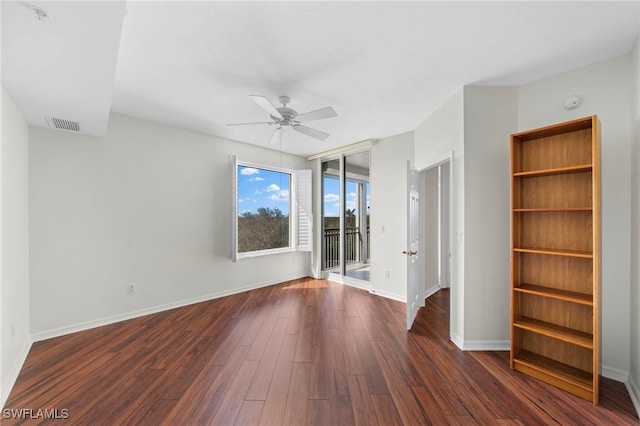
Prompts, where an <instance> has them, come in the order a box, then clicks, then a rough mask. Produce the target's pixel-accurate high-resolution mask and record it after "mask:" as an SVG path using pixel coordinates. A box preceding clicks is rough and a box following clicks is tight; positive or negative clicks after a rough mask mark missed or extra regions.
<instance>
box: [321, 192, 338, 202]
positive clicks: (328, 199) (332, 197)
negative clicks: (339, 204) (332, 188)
mask: <svg viewBox="0 0 640 426" xmlns="http://www.w3.org/2000/svg"><path fill="white" fill-rule="evenodd" d="M338 200H340V196H339V195H338V194H326V195H325V196H324V201H325V202H332V201H338Z"/></svg>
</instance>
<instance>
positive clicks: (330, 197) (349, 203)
mask: <svg viewBox="0 0 640 426" xmlns="http://www.w3.org/2000/svg"><path fill="white" fill-rule="evenodd" d="M323 185H324V194H323V197H324V212H323V214H324V216H325V217H337V216H338V212H339V210H340V183H339V181H338V179H337V178H328V177H326V176H325V178H324V182H323ZM346 194H347V195H346V197H347V198H346V203H345V204H346V205H345V208H347V209H355V208H356V184H355V182H351V181H347V188H346ZM368 205H369V185H367V206H368Z"/></svg>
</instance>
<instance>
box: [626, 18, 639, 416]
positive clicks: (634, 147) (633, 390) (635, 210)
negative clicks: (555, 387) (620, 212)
mask: <svg viewBox="0 0 640 426" xmlns="http://www.w3.org/2000/svg"><path fill="white" fill-rule="evenodd" d="M639 13H640V10H639ZM638 19H639V20H640V16H639V17H638ZM631 58H632V76H633V77H632V78H633V85H634V90H633V95H632V110H633V115H632V119H633V123H632V127H633V128H632V135H633V136H632V139H633V140H632V143H631V217H632V218H633V217H636V218H637V217H638V215H640V170H639V168H638V166H639V165H640V36H639V37H638V38H637V39H636V43H635V46H634V48H633V50H632V53H631ZM638 256H640V224H638V221H637V220H633V221H632V222H631V258H632V259H637V258H638ZM630 293H631V294H630V296H631V297H630V298H629V299H630V311H631V318H630V323H631V342H630V351H631V353H630V359H631V365H630V372H629V378H628V380H627V383H626V385H627V390H628V391H629V395H630V396H631V400H632V401H633V405H634V406H635V408H636V411H637V413H638V416H640V264H638V262H632V263H631V285H630Z"/></svg>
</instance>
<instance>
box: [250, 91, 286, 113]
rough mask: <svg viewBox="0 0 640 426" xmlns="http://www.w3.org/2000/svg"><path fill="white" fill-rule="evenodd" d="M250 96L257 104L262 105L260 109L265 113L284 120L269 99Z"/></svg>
mask: <svg viewBox="0 0 640 426" xmlns="http://www.w3.org/2000/svg"><path fill="white" fill-rule="evenodd" d="M249 96H250V97H251V99H253V100H254V101H255V103H257V104H258V105H260V107H261V108H262V109H264V110H265V111H267V112H268V113H269V114H270V115H272V116H274V117H277V118H282V114H280V112H279V111H278V110H277V109H276V107H275V106H274V105H273V104H272V103H271V101H270V100H269V99H267V98H265V97H264V96H259V95H249Z"/></svg>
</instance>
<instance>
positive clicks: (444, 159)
mask: <svg viewBox="0 0 640 426" xmlns="http://www.w3.org/2000/svg"><path fill="white" fill-rule="evenodd" d="M453 158H454V151H453V150H451V151H449V152H447V153H445V154H444V155H442V156H441V157H436V160H434V161H432V162H431V163H430V164H428V165H427V166H425V167H423V168H421V169H418V170H417V172H418V174H419V175H420V185H419V187H418V188H419V192H420V198H421V199H425V198H424V197H425V196H426V194H424V192H425V188H424V187H425V185H424V181H425V177H424V173H425V172H427V171H429V170H431V169H433V168H435V167H440V166H442V165H444V164H446V163H448V164H449V173H448V183H449V185H448V189H449V197H448V201H449V212H448V213H449V214H448V218H447V219H448V220H447V224H448V234H449V235H448V238H447V241H448V247H447V248H448V250H449V262H448V268H449V270H448V272H449V273H448V277H449V286H448V288H450V289H451V290H450V291H452V292H453V291H455V289H457V285H456V280H455V278H454V275H453V274H452V268H451V265H452V264H453V261H454V258H453V256H454V254H453V247H454V242H455V241H454V238H455V233H454V232H452V226H453V214H454V209H453V200H454V161H453ZM438 198H439V200H440V199H441V195H440V194H438ZM422 210H424V209H422ZM422 222H423V221H421V224H420V225H421V226H420V227H419V229H420V233H421V236H422V235H424V233H425V230H424V223H422ZM442 225H443V221H442V220H439V221H438V227H439V228H441V227H442ZM421 240H422V241H423V242H422V243H421V244H423V243H424V238H421ZM443 246H444V244H442V241H441V244H440V250H442V248H443ZM420 249H421V251H422V252H423V253H424V247H420ZM419 260H420V265H419V268H421V270H423V269H424V268H425V257H424V256H420V258H419ZM422 286H423V288H422V291H423V293H424V297H425V299H426V298H427V297H429V296H431V295H432V294H433V293H434V292H431V294H427V293H426V290H427V289H426V288H424V286H425V283H424V281H423V282H422ZM441 288H444V287H442V283H439V286H438V289H441ZM453 300H454V298H453V297H450V299H449V303H450V306H449V311H450V312H453V309H452V308H453ZM449 329H451V320H449Z"/></svg>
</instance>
